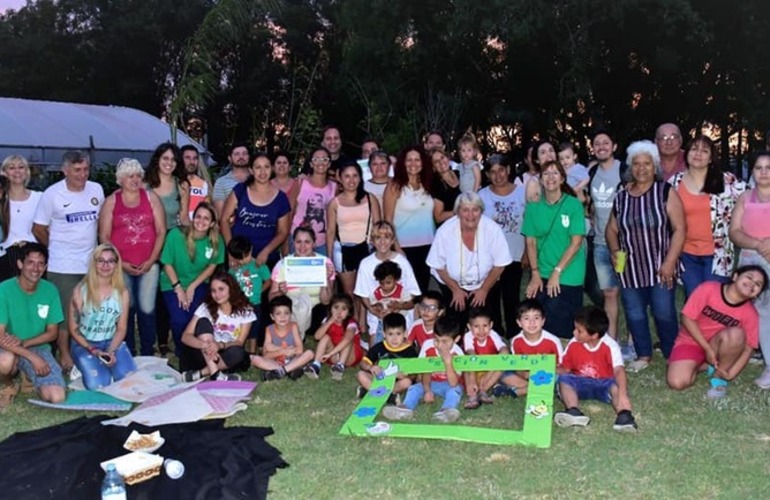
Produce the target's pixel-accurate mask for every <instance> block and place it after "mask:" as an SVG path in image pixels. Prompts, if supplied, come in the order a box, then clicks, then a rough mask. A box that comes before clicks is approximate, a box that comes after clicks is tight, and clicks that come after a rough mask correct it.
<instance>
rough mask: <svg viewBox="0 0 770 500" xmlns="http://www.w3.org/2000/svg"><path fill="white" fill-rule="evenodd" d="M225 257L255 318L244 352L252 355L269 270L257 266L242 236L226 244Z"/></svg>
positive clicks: (234, 237)
mask: <svg viewBox="0 0 770 500" xmlns="http://www.w3.org/2000/svg"><path fill="white" fill-rule="evenodd" d="M227 255H228V257H229V263H230V270H229V273H230V274H231V275H232V277H233V278H235V281H237V282H238V286H240V287H241V291H242V292H243V294H244V295H245V296H246V298H247V299H249V302H250V303H251V305H252V306H253V307H254V314H255V315H256V317H257V319H256V320H255V321H254V325H252V326H253V328H252V329H251V333H250V334H249V338H248V340H246V350H247V351H248V352H250V353H252V354H254V353H256V352H257V336H258V334H259V332H260V331H261V326H262V312H261V310H260V304H261V302H262V293H263V292H265V291H266V290H268V289H269V288H270V270H269V269H268V268H267V266H266V265H264V264H262V265H260V266H258V265H257V262H256V261H255V260H254V258H253V257H252V256H251V242H250V241H249V240H248V239H247V238H244V237H243V236H233V239H231V240H230V243H228V244H227Z"/></svg>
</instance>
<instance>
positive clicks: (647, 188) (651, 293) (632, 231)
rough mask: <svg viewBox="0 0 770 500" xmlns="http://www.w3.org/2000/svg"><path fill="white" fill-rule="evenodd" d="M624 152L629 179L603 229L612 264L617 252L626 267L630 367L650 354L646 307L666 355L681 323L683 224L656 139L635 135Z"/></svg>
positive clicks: (622, 282)
mask: <svg viewBox="0 0 770 500" xmlns="http://www.w3.org/2000/svg"><path fill="white" fill-rule="evenodd" d="M626 153H627V154H628V158H627V159H626V163H627V164H628V166H629V170H628V175H630V179H629V181H628V183H627V184H626V185H625V187H624V188H622V189H621V190H620V191H619V192H618V194H617V196H616V197H615V202H614V204H613V207H612V213H611V215H610V220H609V222H608V223H607V230H606V233H605V234H606V237H607V246H608V249H609V251H610V257H611V259H612V262H613V266H614V267H615V268H616V269H617V262H618V254H619V252H624V253H625V256H626V257H625V259H626V264H625V268H624V269H623V270H622V272H620V273H618V274H619V278H620V285H621V289H620V297H621V300H622V301H623V309H624V310H625V314H626V324H627V326H628V330H629V332H630V333H631V336H632V337H633V339H634V348H635V350H636V354H637V359H636V361H634V362H632V363H631V364H630V365H629V366H628V370H629V371H632V372H633V371H639V370H642V369H644V368H646V367H647V366H648V365H649V364H650V361H651V360H652V337H651V335H650V326H649V320H648V317H647V309H648V308H649V309H651V310H652V317H653V319H654V321H655V328H656V330H657V333H658V338H659V339H660V347H661V350H662V351H663V356H665V357H666V359H668V357H669V355H670V354H671V349H672V348H673V346H674V340H675V339H676V335H677V331H678V328H679V326H678V321H677V311H676V304H675V296H676V277H677V263H678V261H679V255H680V254H681V253H682V247H683V246H684V239H685V232H686V228H685V217H684V209H683V208H682V202H681V200H680V198H679V195H677V193H676V190H674V189H672V188H671V185H670V184H668V183H666V182H663V181H662V178H661V173H660V156H659V155H658V148H657V147H656V146H655V144H653V143H652V142H650V141H637V142H634V143H632V144H631V145H630V146H629V147H628V149H627V150H626Z"/></svg>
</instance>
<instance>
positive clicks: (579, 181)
mask: <svg viewBox="0 0 770 500" xmlns="http://www.w3.org/2000/svg"><path fill="white" fill-rule="evenodd" d="M559 163H561V166H562V167H564V171H565V172H567V184H569V186H570V187H571V188H572V189H574V190H575V193H577V196H578V200H580V203H583V204H585V203H586V195H585V189H586V187H587V186H588V181H589V179H588V169H587V168H586V167H585V165H582V164H580V163H578V155H577V152H575V146H574V145H573V144H572V143H571V142H562V143H561V144H559Z"/></svg>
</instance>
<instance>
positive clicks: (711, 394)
mask: <svg viewBox="0 0 770 500" xmlns="http://www.w3.org/2000/svg"><path fill="white" fill-rule="evenodd" d="M725 396H727V381H726V380H723V379H721V378H716V377H714V378H712V379H711V387H709V390H708V391H707V392H706V397H707V398H709V399H722V398H724V397H725Z"/></svg>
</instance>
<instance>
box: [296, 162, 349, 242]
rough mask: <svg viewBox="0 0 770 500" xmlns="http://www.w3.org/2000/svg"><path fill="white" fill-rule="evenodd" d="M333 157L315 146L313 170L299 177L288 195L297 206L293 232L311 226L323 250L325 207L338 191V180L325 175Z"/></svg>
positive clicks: (311, 163) (311, 165) (311, 166)
mask: <svg viewBox="0 0 770 500" xmlns="http://www.w3.org/2000/svg"><path fill="white" fill-rule="evenodd" d="M331 161H332V160H331V153H329V150H327V149H326V148H324V147H318V148H316V149H315V150H314V151H313V154H311V155H310V160H309V166H310V168H311V170H312V173H311V174H310V175H309V176H308V177H306V178H304V179H300V181H299V182H298V183H297V184H296V186H295V187H294V190H293V191H292V194H291V195H290V197H289V198H290V199H291V200H292V204H291V206H292V207H293V209H294V217H293V219H292V221H291V233H292V234H294V230H295V229H297V228H298V227H308V228H310V229H312V230H313V234H315V237H316V238H317V240H316V242H315V251H316V252H318V253H320V254H325V253H326V207H328V206H329V203H330V202H331V201H332V198H334V195H335V193H336V191H337V184H336V183H335V182H333V181H331V180H329V179H328V178H327V175H326V174H327V172H328V170H329V165H330V164H331Z"/></svg>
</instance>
